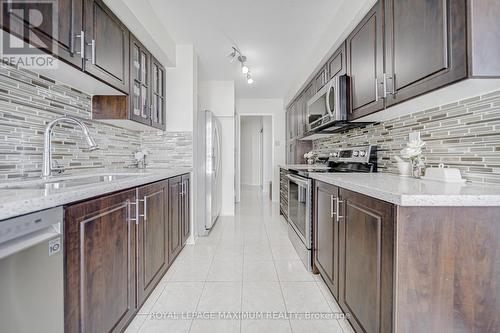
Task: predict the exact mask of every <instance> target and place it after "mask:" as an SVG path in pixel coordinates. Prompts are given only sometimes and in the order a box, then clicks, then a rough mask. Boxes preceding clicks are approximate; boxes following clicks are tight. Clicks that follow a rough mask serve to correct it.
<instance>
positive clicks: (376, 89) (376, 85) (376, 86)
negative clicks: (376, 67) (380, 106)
mask: <svg viewBox="0 0 500 333" xmlns="http://www.w3.org/2000/svg"><path fill="white" fill-rule="evenodd" d="M375 102H378V78H375Z"/></svg>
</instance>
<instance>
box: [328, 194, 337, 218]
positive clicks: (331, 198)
mask: <svg viewBox="0 0 500 333" xmlns="http://www.w3.org/2000/svg"><path fill="white" fill-rule="evenodd" d="M335 201H336V198H335V197H334V196H333V195H330V217H331V218H332V219H333V217H334V216H335V215H337V213H335V211H334V209H333V203H334V202H335Z"/></svg>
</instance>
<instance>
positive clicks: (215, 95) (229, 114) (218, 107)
mask: <svg viewBox="0 0 500 333" xmlns="http://www.w3.org/2000/svg"><path fill="white" fill-rule="evenodd" d="M198 102H199V110H210V111H212V112H213V113H214V114H215V115H216V116H217V117H218V118H219V120H220V122H221V125H222V208H221V215H234V200H235V197H234V169H235V159H234V81H199V85H198Z"/></svg>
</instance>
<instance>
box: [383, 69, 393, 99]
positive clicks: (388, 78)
mask: <svg viewBox="0 0 500 333" xmlns="http://www.w3.org/2000/svg"><path fill="white" fill-rule="evenodd" d="M384 80H391V82H392V92H391V93H390V94H391V95H396V73H394V74H392V76H390V75H386V74H384ZM384 84H385V85H387V82H385V83H384ZM384 89H385V90H387V87H384Z"/></svg>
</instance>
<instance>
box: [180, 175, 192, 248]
mask: <svg viewBox="0 0 500 333" xmlns="http://www.w3.org/2000/svg"><path fill="white" fill-rule="evenodd" d="M189 183H190V178H189V175H183V176H182V183H181V184H182V185H181V189H182V192H181V226H182V228H181V229H182V230H181V231H182V236H181V243H182V245H183V246H184V245H185V244H186V241H187V239H188V238H189V235H190V234H191V219H190V218H189V217H190V213H189V210H190V209H191V207H190V205H189V194H190V190H189Z"/></svg>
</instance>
